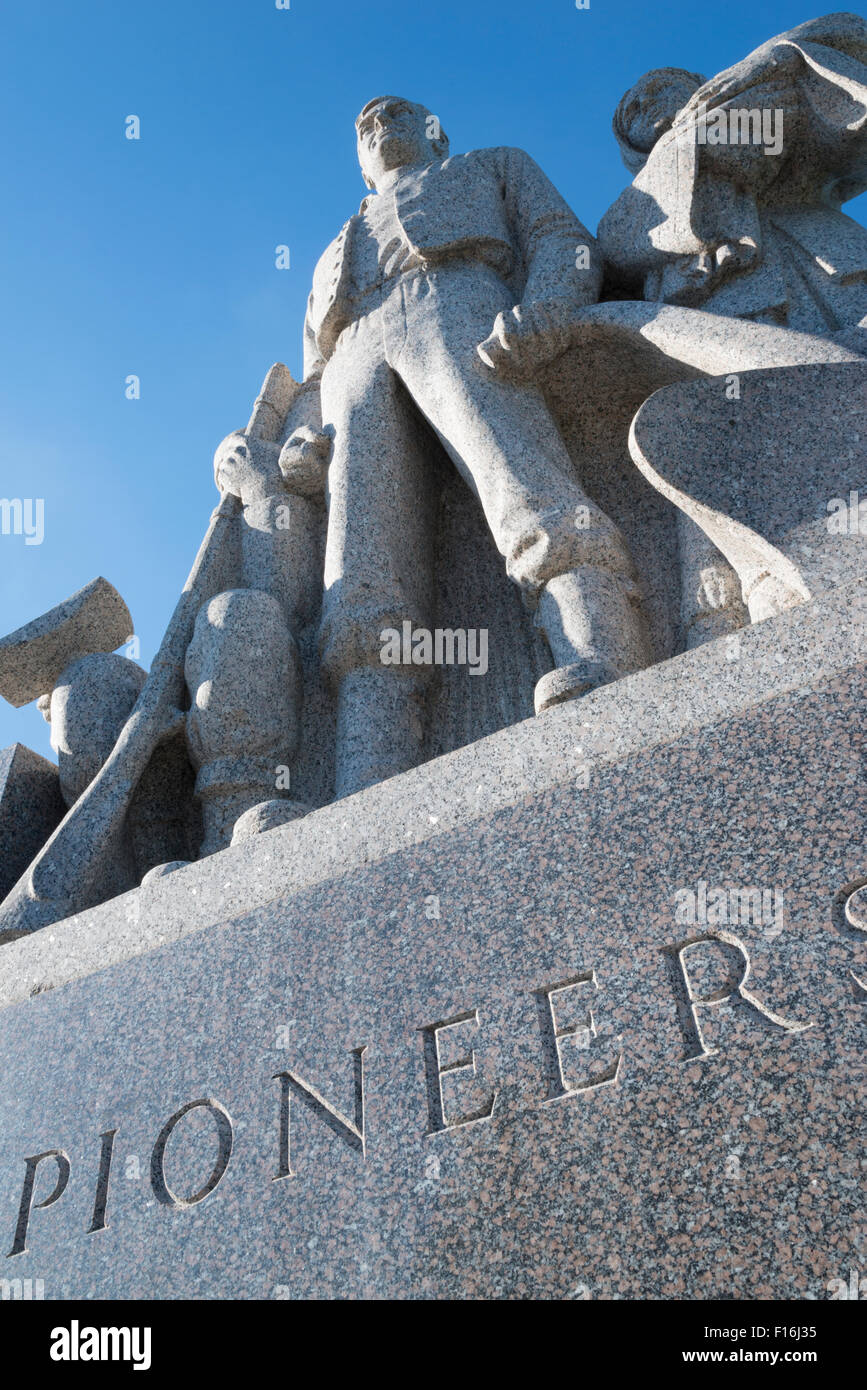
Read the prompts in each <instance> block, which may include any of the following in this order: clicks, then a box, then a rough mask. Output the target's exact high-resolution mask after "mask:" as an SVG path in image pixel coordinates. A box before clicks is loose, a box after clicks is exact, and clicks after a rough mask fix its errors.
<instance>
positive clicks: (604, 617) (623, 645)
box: [535, 565, 650, 714]
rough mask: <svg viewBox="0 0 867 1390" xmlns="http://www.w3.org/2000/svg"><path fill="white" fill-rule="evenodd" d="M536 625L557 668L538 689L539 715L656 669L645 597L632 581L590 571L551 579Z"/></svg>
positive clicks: (584, 568)
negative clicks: (645, 616) (643, 612)
mask: <svg viewBox="0 0 867 1390" xmlns="http://www.w3.org/2000/svg"><path fill="white" fill-rule="evenodd" d="M536 622H537V624H538V626H539V627H541V628H542V630H543V631H544V633H545V636H546V637H547V639H548V645H549V646H550V648H551V655H552V656H553V658H554V662H555V669H554V670H553V671H549V672H548V673H547V674H546V675H544V676H543V677H542V679H541V680H540V681H538V682H537V684H536V690H535V706H536V713H537V714H541V713H542V711H543V710H545V709H549V708H550V707H551V706H552V705H559V704H562V703H563V701H564V700H574V699H577V698H578V696H580V695H586V694H587V692H588V691H590V690H595V689H596V688H597V686H600V685H607V684H609V682H611V681H616V680H619V679H620V678H621V676H626V675H629V673H630V672H631V671H640V670H641V669H642V668H643V667H645V666H647V665H649V663H650V652H649V648H648V643H647V635H646V630H645V625H644V620H643V618H642V615H641V608H640V592H639V589H638V585H637V584H636V583H635V581H634V580H633V579H632V578H631V577H630V576H629V575H625V574H614V573H611V572H610V571H609V570H606V569H601V568H599V567H597V566H594V565H584V566H581V567H580V568H578V569H574V570H570V571H569V573H567V574H561V575H558V576H557V577H556V578H554V579H550V580H549V581H548V583H547V584H546V585H545V587H544V589H543V590H542V593H541V595H540V598H539V608H538V611H537V614H536Z"/></svg>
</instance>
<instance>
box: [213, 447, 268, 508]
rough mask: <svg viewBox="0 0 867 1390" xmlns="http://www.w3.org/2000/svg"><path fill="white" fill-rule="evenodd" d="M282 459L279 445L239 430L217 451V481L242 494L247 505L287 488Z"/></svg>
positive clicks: (223, 487) (221, 487)
mask: <svg viewBox="0 0 867 1390" xmlns="http://www.w3.org/2000/svg"><path fill="white" fill-rule="evenodd" d="M279 460H280V448H279V445H277V444H273V443H270V442H268V441H266V440H264V439H256V438H253V437H251V436H250V435H246V434H242V433H241V432H240V430H237V431H236V432H235V433H234V434H229V435H227V436H226V438H225V439H224V440H223V442H222V444H220V445H219V446H218V448H217V452H216V453H215V454H214V480H215V482H216V484H217V487H218V488H219V490H220V492H222V493H224V494H225V493H227V492H228V493H230V494H231V495H232V496H233V497H240V499H241V501H242V502H243V504H244V506H245V507H246V506H247V505H248V504H249V503H250V502H256V501H258V500H259V499H260V498H263V497H273V496H274V495H275V494H276V493H279V492H283V491H285V488H284V483H283V475H282V473H281V472H280V462H279Z"/></svg>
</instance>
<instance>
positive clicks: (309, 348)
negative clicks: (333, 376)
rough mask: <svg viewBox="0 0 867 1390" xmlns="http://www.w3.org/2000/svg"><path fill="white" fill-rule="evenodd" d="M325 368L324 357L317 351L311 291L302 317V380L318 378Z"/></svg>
mask: <svg viewBox="0 0 867 1390" xmlns="http://www.w3.org/2000/svg"><path fill="white" fill-rule="evenodd" d="M324 370H325V358H324V357H323V356H322V353H321V352H320V351H319V345H318V343H317V341H316V333H315V331H314V329H313V291H312V290H311V291H310V297H309V299H308V300H307V313H306V315H305V317H304V380H305V381H309V380H310V379H311V378H316V379H318V378H319V377H321V375H322V373H323V371H324Z"/></svg>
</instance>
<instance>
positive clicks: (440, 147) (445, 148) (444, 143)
mask: <svg viewBox="0 0 867 1390" xmlns="http://www.w3.org/2000/svg"><path fill="white" fill-rule="evenodd" d="M382 101H405V102H406V104H407V106H411V107H412V109H413V111H417V112H418V113H419V115H422V116H424V117H425V120H428V119H431V120H436V119H437V118H436V117H435V116H434V114H433V112H432V111H429V110H428V108H427V107H426V106H422V105H421V103H420V102H417V101H409V100H408V99H407V98H406V97H398V96H395V95H394V94H393V93H389V94H387V95H386V96H381V97H374V98H373V100H372V101H368V102H365V104H364V106H363V107H362V108H361V110H360V111H359V113H358V115H357V117H356V119H355V129H356V130H358V127H359V126H360V125H361V122H362V121H363V120H364V117H365V116H366V115H367V113H368V111H370V110H371V108H372V107H374V106H379V104H380V102H382ZM430 146H431V149H432V150H433V152H434V155H435V157H436V158H437V159H446V158H447V157H448V152H449V137H448V136H447V135H446V133H445V131H444V130H443V129H442V127H441V126H440V127H439V135H438V136H437V137H436V139H435V140H431V142H430ZM360 162H361V161H360ZM361 173H362V177H363V178H364V182H365V183H366V184H367V187H368V188H375V186H376V185H375V184H374V182H373V180H372V179H371V178H370V177H369V175H368V174H367V171H366V170H365V168H364V164H363V162H361Z"/></svg>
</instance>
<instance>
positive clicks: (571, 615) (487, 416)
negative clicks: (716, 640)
mask: <svg viewBox="0 0 867 1390" xmlns="http://www.w3.org/2000/svg"><path fill="white" fill-rule="evenodd" d="M356 126H357V134H358V153H359V161H360V164H361V169H362V173H363V175H364V178H365V182H366V183H367V184H368V187H370V188H371V189H372V190H374V191H373V192H372V193H371V195H370V196H369V197H367V198H366V199H365V200H364V202H363V204H362V207H361V211H360V212H359V213H358V214H357V215H356V216H354V217H352V218H350V220H349V222H347V223H346V225H345V226H344V228H343V230H342V231H341V232H340V235H339V236H338V237H337V239H336V241H334V242H332V244H331V245H330V246H329V247H328V249H327V251H326V252H325V254H324V255H323V256H322V258H321V260H320V261H319V264H318V265H317V267H316V271H315V274H314V279H313V292H312V294H311V296H310V301H309V306H308V312H307V320H306V324H305V373H304V375H305V384H307V383H309V382H311V381H315V380H317V379H319V380H320V382H321V421H320V416H319V413H318V409H316V410H315V413H314V415H313V417H312V419H311V426H312V428H313V429H314V430H318V429H320V427H321V429H323V430H324V431H325V432H326V433H327V434H329V435H330V436H331V437H332V439H333V453H332V458H331V462H330V468H329V473H328V535H327V544H326V554H325V577H324V597H323V610H322V623H321V633H320V648H321V653H322V665H323V670H324V672H325V674H326V676H327V677H328V679H329V681H330V682H331V684H332V685H333V687H334V688H335V690H336V692H337V703H338V731H337V794H338V795H339V796H340V795H346V794H348V793H349V792H353V791H357V790H358V789H360V788H361V787H364V786H367V785H369V784H370V783H372V782H375V781H379V780H381V779H382V778H383V777H386V776H389V775H391V774H393V773H396V772H400V771H402V770H404V769H406V768H408V767H411V766H414V765H415V764H416V763H417V762H418V761H420V758H421V738H422V733H423V718H424V701H425V690H426V685H427V677H428V673H427V672H424V671H423V670H422V669H421V668H419V667H418V666H413V667H410V668H406V667H400V666H385V665H383V664H382V663H381V661H380V651H381V645H382V643H381V637H380V634H381V632H382V631H383V629H384V628H387V627H391V628H394V627H398V628H399V627H400V625H401V623H402V622H403V621H407V620H408V621H410V622H411V623H412V624H414V625H418V626H420V627H423V628H430V627H431V626H432V625H433V624H432V622H431V607H430V593H431V588H432V578H433V577H432V564H431V558H430V556H431V537H432V536H433V534H434V532H435V513H434V512H433V510H432V507H433V503H432V496H433V490H432V488H431V485H430V482H429V478H428V471H429V465H428V464H427V462H426V457H425V450H424V439H425V436H426V435H429V432H430V430H431V429H432V431H433V433H434V435H435V436H436V437H437V438H438V439H439V441H440V443H441V444H442V446H443V447H444V449H445V451H446V452H447V454H448V455H449V457H450V458H451V460H452V461H453V463H454V464H455V466H456V467H457V469H458V470H459V472H460V474H461V476H462V477H463V478H464V479H465V481H466V482H467V484H468V485H469V486H470V488H471V489H472V491H473V492H474V493H475V495H476V496H477V497H478V499H479V501H480V503H481V506H482V509H483V511H484V514H485V517H486V519H487V522H488V525H489V526H490V529H491V532H492V533H493V537H494V540H495V542H496V545H497V547H498V549H499V551H500V553H501V554H502V555H503V557H504V559H505V562H506V569H507V572H508V574H509V576H510V577H511V578H512V579H513V580H514V581H515V582H516V583H517V584H518V585H519V586H520V587H521V589H522V590H523V592H524V594H525V595H526V597H527V600H528V602H529V603H530V605H531V606H532V607H534V608H535V610H536V613H537V618H536V621H537V623H538V625H539V626H540V627H541V629H542V630H543V632H544V633H545V636H546V637H547V639H548V643H549V645H550V648H551V653H552V656H553V659H554V665H555V667H556V668H557V669H556V670H555V671H554V672H551V673H549V675H548V676H546V677H543V680H542V682H540V687H539V688H537V697H536V707H537V709H541V708H545V707H546V706H547V705H548V704H552V703H555V702H558V701H560V700H563V699H568V698H571V697H572V696H577V695H580V694H583V693H584V692H585V691H587V690H590V689H592V688H594V687H596V686H599V685H602V684H604V683H605V682H607V681H611V680H614V679H616V678H617V677H619V676H622V675H624V674H626V673H627V672H629V671H631V670H635V669H636V668H639V667H641V666H642V665H644V664H645V663H646V660H647V658H646V653H645V646H644V636H643V631H642V626H641V619H640V617H639V614H638V611H637V604H638V591H637V586H636V585H635V582H634V578H633V569H632V562H631V559H630V556H629V554H628V552H627V549H626V546H625V543H624V541H623V540H622V538H621V536H620V533H619V531H618V530H617V528H616V527H615V526H614V525H613V524H612V522H611V521H610V520H609V519H608V518H607V517H606V516H605V515H604V514H603V513H602V512H601V511H600V510H599V508H598V507H597V506H596V505H595V504H594V503H593V502H591V501H590V499H589V497H587V495H586V494H585V493H584V492H583V490H582V489H581V488H580V487H579V486H578V485H577V484H576V483H575V482H574V481H573V480H572V477H571V472H572V466H571V462H570V459H569V455H568V453H567V451H566V448H565V445H564V444H563V442H562V439H561V437H560V435H559V433H558V430H557V427H556V425H555V423H554V420H553V418H552V416H551V414H550V412H549V410H548V408H547V406H546V404H545V401H544V398H543V396H542V392H541V390H540V389H539V387H538V386H537V384H536V382H535V380H534V373H535V372H536V371H537V370H538V369H539V368H540V367H541V366H543V365H544V364H545V363H546V362H547V361H549V360H550V359H551V358H553V357H554V356H556V355H557V354H558V353H559V352H561V351H562V350H563V348H564V347H565V346H566V342H567V330H568V325H569V323H570V322H571V320H572V318H573V317H574V314H575V312H576V311H577V310H578V309H580V308H581V307H582V306H583V305H586V304H589V303H592V302H594V301H595V300H596V299H597V297H598V292H599V287H600V283H601V261H600V259H599V257H598V254H597V251H596V247H595V243H594V241H593V238H592V237H591V235H590V233H589V232H588V231H587V229H586V228H585V227H584V226H582V224H581V223H580V222H579V221H578V219H577V218H576V217H575V216H574V214H573V213H572V212H571V211H570V209H569V207H568V206H567V204H566V203H565V202H564V200H563V199H562V198H561V196H560V195H559V193H558V192H557V190H556V189H555V188H554V187H553V186H552V184H551V183H550V182H549V181H548V179H547V178H546V177H545V175H544V174H543V173H542V172H541V170H540V169H539V168H538V166H537V165H536V164H535V163H534V162H533V160H532V159H530V158H529V156H528V155H526V154H524V153H523V152H522V151H521V150H517V149H508V148H502V149H489V150H477V151H474V152H472V153H470V154H465V155H456V156H453V157H451V158H450V157H449V154H448V148H449V147H448V140H447V138H446V136H445V134H444V133H443V132H442V131H441V130H440V128H439V123H438V121H437V120H436V118H435V117H433V116H432V115H431V113H430V112H429V111H427V110H426V109H425V108H424V107H422V106H419V105H416V104H414V103H412V102H408V101H403V100H401V99H399V98H397V97H380V98H377V99H376V100H374V101H371V102H369V103H368V104H367V105H366V106H365V107H364V109H363V111H362V112H361V115H360V116H359V117H358V120H357V122H356ZM306 399H307V400H308V401H310V404H311V409H314V407H315V405H316V403H315V401H314V398H313V395H312V393H310V392H309V391H308V393H307V396H306ZM425 422H427V425H425ZM296 423H297V422H296ZM227 449H228V452H229V453H231V445H227ZM291 471H292V470H291V467H289V468H286V469H284V472H285V474H286V477H287V480H288V481H289V482H290V484H291Z"/></svg>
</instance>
